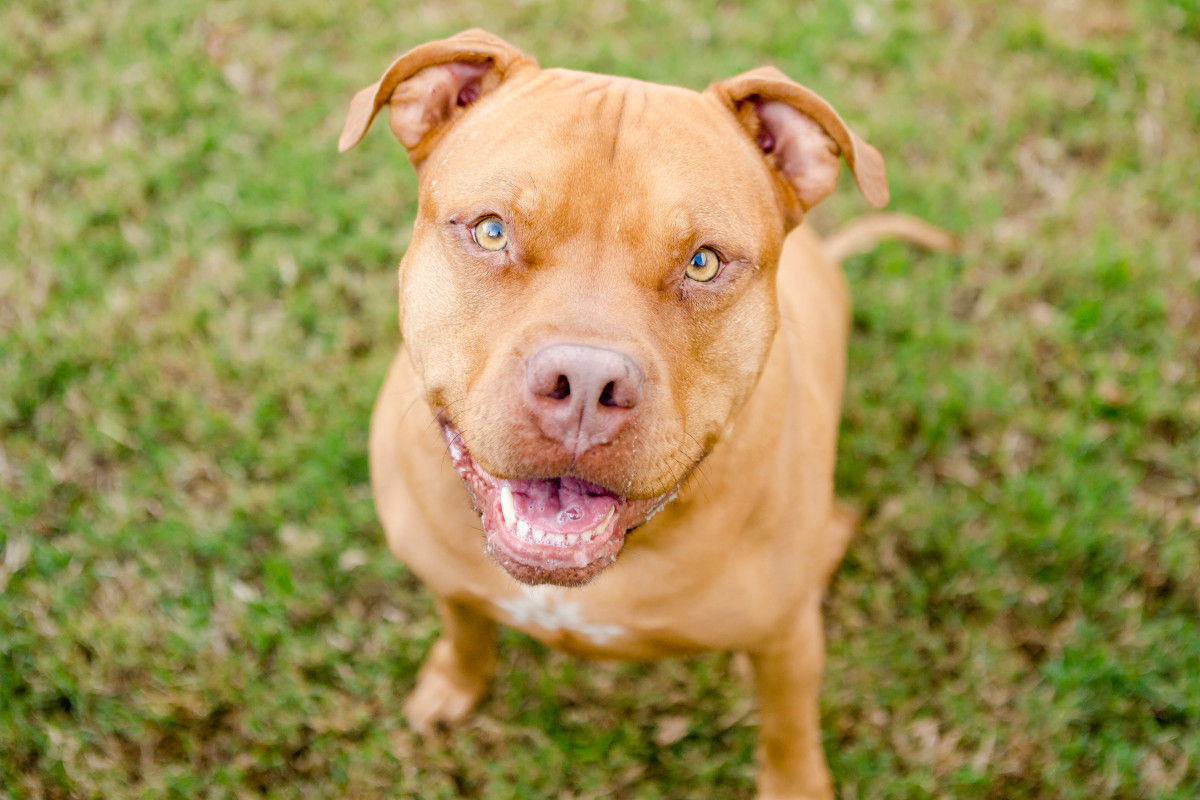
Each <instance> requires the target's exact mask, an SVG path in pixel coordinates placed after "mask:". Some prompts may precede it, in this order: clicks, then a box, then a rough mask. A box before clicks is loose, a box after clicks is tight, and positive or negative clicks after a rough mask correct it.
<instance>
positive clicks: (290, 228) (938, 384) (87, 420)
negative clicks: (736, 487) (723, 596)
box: [0, 0, 1200, 800]
mask: <svg viewBox="0 0 1200 800" xmlns="http://www.w3.org/2000/svg"><path fill="white" fill-rule="evenodd" d="M473 25H481V26H483V27H486V28H488V29H490V30H492V31H494V32H496V33H498V34H500V35H502V36H504V37H506V38H508V39H509V40H510V41H512V42H513V43H515V44H517V45H519V46H521V47H523V48H524V49H526V50H528V51H529V52H531V53H534V54H535V55H536V56H537V57H538V58H539V60H540V61H541V63H542V64H543V65H548V66H569V67H574V68H579V69H586V70H594V71H602V72H615V73H619V74H625V75H632V76H636V77H640V78H645V79H649V80H655V81H662V82H668V83H678V84H682V85H685V86H689V87H693V88H696V89H700V88H703V87H704V86H706V85H708V84H709V83H710V82H711V81H713V80H717V79H720V78H723V77H727V76H730V75H732V74H735V73H738V72H741V71H743V70H746V69H749V68H751V67H754V66H756V65H759V64H763V63H770V64H775V65H777V66H779V67H780V68H782V69H783V70H784V71H785V72H787V73H788V74H790V75H791V76H792V77H794V78H796V79H797V80H799V81H801V82H802V83H805V84H807V85H809V86H810V87H812V88H814V89H816V90H817V91H819V92H820V93H821V94H823V95H824V96H825V97H827V98H829V99H830V100H831V101H832V102H833V103H834V104H835V105H836V106H837V107H838V108H839V110H840V111H841V112H842V114H843V116H844V117H845V118H846V119H847V120H848V121H849V123H850V124H851V126H852V127H853V128H854V129H855V130H856V131H857V132H859V133H860V134H862V135H863V136H864V138H866V139H867V140H868V141H870V142H871V143H873V144H874V145H876V146H877V147H878V148H879V149H880V151H882V153H883V154H884V156H885V158H886V159H887V160H888V165H889V173H890V178H891V185H892V206H891V207H892V208H893V209H895V210H900V211H905V212H908V213H913V214H917V215H919V216H922V217H924V218H926V219H929V220H931V221H934V222H936V223H937V224H939V225H942V226H944V227H946V228H949V229H951V230H953V231H955V232H957V233H959V234H960V235H961V237H962V240H963V247H962V250H961V252H960V253H959V254H957V255H953V256H951V255H933V254H928V253H921V252H917V251H914V250H912V249H910V248H907V247H904V246H901V245H898V244H887V245H884V246H882V247H880V248H878V249H877V250H875V251H874V252H873V253H871V254H868V255H864V256H859V257H856V258H854V259H852V260H851V261H849V262H848V263H847V264H846V271H847V274H848V276H849V280H850V284H851V287H852V291H853V293H854V296H855V313H854V334H853V339H852V342H851V352H850V378H849V386H848V391H847V398H846V404H845V416H844V423H843V427H842V439H841V451H840V455H841V457H840V464H839V468H838V480H839V486H840V494H841V495H842V496H843V497H844V498H845V499H846V500H847V501H848V502H849V503H851V504H852V505H854V506H855V507H857V508H858V509H859V510H860V511H861V512H862V514H863V524H862V526H861V529H860V531H859V533H858V536H857V538H856V539H855V541H854V542H853V544H852V545H851V548H850V551H849V554H848V556H847V558H846V561H845V563H844V565H843V567H842V569H841V570H840V572H839V573H838V575H837V577H836V578H835V580H834V583H833V585H832V587H831V590H830V593H829V598H828V602H827V608H826V630H827V634H828V642H829V662H828V669H827V675H826V680H825V684H824V688H823V692H822V717H823V731H824V736H825V747H826V751H827V753H828V756H829V761H830V765H831V767H832V770H833V772H834V775H835V778H836V780H837V783H838V786H839V792H840V795H839V796H840V797H841V798H843V799H844V800H850V799H852V798H854V799H859V798H861V799H863V800H865V799H866V798H934V797H937V798H997V799H998V798H1005V800H1008V799H1010V798H1012V799H1016V800H1020V799H1022V798H1062V799H1063V800H1067V799H1078V800H1101V799H1102V798H1105V799H1107V798H1129V799H1130V800H1133V799H1134V798H1138V799H1139V800H1141V799H1144V798H1163V799H1166V798H1172V799H1176V798H1177V799H1178V800H1194V798H1196V797H1200V623H1198V620H1200V466H1198V465H1200V189H1198V188H1197V187H1198V185H1200V69H1198V68H1197V65H1198V64H1200V6H1198V5H1197V3H1196V0H1146V1H1145V2H1140V3H1126V2H1120V1H1119V0H1054V2H1036V1H1035V0H1021V1H1019V2H1013V3H1007V4H1000V3H984V2H967V0H962V1H961V2H950V1H949V0H930V2H926V3H917V2H912V0H861V2H857V3H852V4H842V3H786V2H781V1H780V0H753V1H752V2H746V3H715V2H695V3H691V2H684V0H660V1H659V2H649V1H648V0H608V1H607V2H599V3H594V4H591V5H585V4H583V3H579V2H568V1H567V0H560V1H559V2H553V1H549V2H543V1H542V0H524V1H523V2H515V3H482V2H477V0H427V2H423V3H415V2H413V3H409V2H401V3H390V4H389V3H379V2H366V0H350V2H341V3H330V2H324V1H318V0H286V1H285V0H265V1H264V2H255V3H251V2H233V1H227V2H199V1H198V0H177V1H176V0H173V1H172V2H164V3H133V2H129V0H95V1H94V2H88V1H86V0H78V2H73V1H72V0H62V1H61V2H59V1H58V0H29V1H28V2H21V1H20V0H18V2H15V3H6V4H3V5H2V6H0V174H2V175H3V177H4V180H3V183H4V190H3V191H2V192H0V799H2V800H18V798H72V799H74V798H127V797H128V798H133V797H137V798H167V797H179V798H225V797H231V798H232V797H239V798H240V797H263V796H265V797H271V798H293V797H305V798H325V797H348V798H376V797H378V798H384V797H387V798H396V797H412V798H417V797H419V798H423V799H424V798H449V797H460V796H461V797H474V798H514V797H519V798H541V797H555V798H576V799H577V800H582V799H583V798H609V797H611V798H628V799H630V800H632V799H633V798H658V797H667V798H714V797H731V798H749V797H751V795H752V793H753V765H752V761H753V746H754V725H755V712H754V708H753V700H752V697H751V695H750V693H749V690H748V688H747V687H746V686H745V685H744V683H743V681H742V679H741V678H740V677H739V675H738V672H737V669H736V668H735V667H736V662H735V661H734V660H733V659H732V658H731V657H730V656H729V655H727V654H713V655H709V656H702V657H697V658H692V659H686V660H675V661H665V662H661V663H654V664H593V663H587V662H582V661H577V660H574V659H571V658H567V657H565V656H561V655H559V654H556V653H553V652H551V651H548V650H546V649H545V648H543V647H541V646H540V645H538V644H536V643H534V642H532V641H531V640H529V639H527V638H525V637H523V636H520V635H518V634H515V633H511V632H510V633H507V634H505V636H504V637H503V639H502V655H501V666H500V674H499V678H498V681H497V683H496V685H495V689H494V691H493V693H492V694H491V695H490V697H489V698H488V699H487V700H486V701H485V703H484V705H483V706H482V708H481V710H480V713H479V714H478V715H477V716H476V717H475V718H474V720H473V721H472V722H471V723H470V724H469V725H468V726H466V727H465V728H463V729H461V730H458V731H455V732H453V733H451V734H448V735H446V736H444V737H441V738H430V739H423V738H421V737H418V736H416V735H415V734H413V733H411V732H410V731H409V730H408V729H407V728H406V727H405V725H404V722H403V718H402V715H401V713H400V702H401V699H402V698H403V696H404V694H405V693H406V692H407V691H408V689H409V688H410V687H411V685H412V682H413V677H414V674H415V672H416V669H417V667H418V666H419V664H420V661H421V659H422V657H423V656H424V654H425V653H426V651H427V650H428V648H429V645H430V643H431V642H432V640H433V638H434V637H435V635H436V633H437V630H438V623H437V621H436V619H435V617H434V616H433V614H432V603H431V601H430V598H429V595H428V594H427V593H426V592H425V591H424V589H423V588H422V587H421V585H420V583H419V582H418V581H417V580H416V579H415V578H414V577H413V576H412V575H411V574H410V573H408V572H407V571H406V570H405V569H404V568H403V567H402V566H400V565H399V564H398V563H396V561H395V560H394V559H393V558H392V557H391V556H390V555H389V554H388V553H387V551H386V549H385V547H384V544H383V536H382V533H381V530H380V528H379V525H378V523H377V521H376V519H375V515H374V511H373V508H372V503H371V498H370V492H369V488H368V476H367V462H366V452H365V450H366V432H367V423H368V417H369V413H370V407H371V403H372V401H373V398H374V393H375V391H376V390H377V388H378V386H379V383H380V381H381V380H382V377H383V374H384V370H385V368H386V365H387V363H388V360H389V359H390V357H391V355H392V353H393V351H394V348H395V347H396V345H397V343H398V331H397V326H396V319H395V317H396V308H395V305H396V303H395V289H394V287H395V271H394V266H395V264H396V262H397V261H398V260H399V258H400V256H401V255H402V254H403V252H404V249H405V245H406V243H407V241H408V228H409V226H410V224H411V221H412V218H413V215H414V212H415V180H414V177H413V174H412V171H411V168H410V167H409V166H408V164H407V162H406V160H405V157H404V154H403V150H402V148H400V147H399V146H398V145H397V144H396V143H395V141H394V140H393V139H392V138H391V137H390V135H388V133H387V130H386V127H387V126H386V125H378V126H376V130H373V131H371V133H370V134H369V135H368V136H367V138H366V140H365V141H364V142H363V144H362V145H361V146H360V147H359V148H358V149H356V150H354V151H352V152H351V153H349V154H347V155H343V156H338V155H337V154H336V150H335V142H336V139H337V134H338V132H339V131H340V128H341V124H342V118H343V114H344V113H345V110H346V107H347V104H348V102H349V98H350V96H351V95H352V94H353V92H354V91H356V90H357V89H359V88H361V87H362V86H365V85H367V84H369V83H371V82H373V81H374V80H375V79H376V78H377V77H378V75H379V73H380V72H381V70H382V69H383V67H384V66H386V64H387V63H389V61H390V60H391V59H392V58H393V57H394V56H396V55H397V54H399V53H401V52H403V51H404V50H406V49H408V48H409V47H412V46H414V45H416V44H418V43H420V42H423V41H426V40H429V39H433V38H440V37H443V36H446V35H449V34H451V33H453V32H455V31H457V30H460V29H462V28H465V27H469V26H473ZM865 210H866V209H865V204H864V203H863V202H862V200H861V198H859V197H858V196H857V195H856V193H855V192H854V190H853V185H852V183H851V182H850V181H849V180H845V179H844V180H843V182H842V189H841V190H840V191H839V192H838V194H837V195H835V197H834V198H833V199H832V200H830V201H829V202H828V203H827V204H826V205H824V206H822V207H821V208H820V209H819V211H818V213H816V214H815V215H814V219H813V221H814V224H815V225H816V226H817V227H818V228H820V229H822V230H826V231H828V230H831V229H832V228H834V227H836V225H837V224H838V223H839V222H841V221H845V220H848V219H850V218H852V217H853V216H855V215H857V214H860V213H862V212H863V211H865Z"/></svg>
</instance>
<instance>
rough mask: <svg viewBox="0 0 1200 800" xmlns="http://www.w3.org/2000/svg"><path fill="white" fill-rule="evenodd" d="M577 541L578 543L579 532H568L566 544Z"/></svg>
mask: <svg viewBox="0 0 1200 800" xmlns="http://www.w3.org/2000/svg"><path fill="white" fill-rule="evenodd" d="M578 543H579V534H577V533H572V534H568V536H567V544H578Z"/></svg>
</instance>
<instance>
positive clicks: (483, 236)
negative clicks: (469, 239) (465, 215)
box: [471, 217, 508, 250]
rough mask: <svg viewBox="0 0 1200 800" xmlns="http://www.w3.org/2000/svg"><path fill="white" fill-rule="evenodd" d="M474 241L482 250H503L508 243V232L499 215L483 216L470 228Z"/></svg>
mask: <svg viewBox="0 0 1200 800" xmlns="http://www.w3.org/2000/svg"><path fill="white" fill-rule="evenodd" d="M471 236H473V237H474V238H475V243H476V244H477V245H479V246H480V247H482V248H483V249H484V250H503V249H504V246H505V245H507V244H508V233H507V232H506V231H505V230H504V223H503V222H501V221H500V218H499V217H484V218H483V219H481V220H479V222H477V223H475V227H474V228H472V229H471Z"/></svg>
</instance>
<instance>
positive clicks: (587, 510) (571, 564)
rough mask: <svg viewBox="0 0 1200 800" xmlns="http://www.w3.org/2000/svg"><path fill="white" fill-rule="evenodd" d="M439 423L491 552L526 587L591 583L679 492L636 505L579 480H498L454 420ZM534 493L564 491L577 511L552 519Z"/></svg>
mask: <svg viewBox="0 0 1200 800" xmlns="http://www.w3.org/2000/svg"><path fill="white" fill-rule="evenodd" d="M438 422H439V426H440V428H441V433H442V438H443V439H444V440H445V442H446V449H447V451H448V453H449V455H450V458H451V460H452V462H453V465H454V469H455V471H457V472H458V474H459V477H460V478H462V481H463V484H464V485H465V486H466V487H467V490H468V493H469V494H470V496H471V500H472V502H473V503H474V506H475V509H476V511H478V512H479V514H480V520H481V521H482V523H483V531H484V537H485V542H486V548H487V552H488V554H489V555H490V556H491V557H492V558H493V559H494V560H495V561H496V562H497V563H498V564H499V565H500V566H502V567H503V568H504V569H505V571H507V572H508V573H509V575H511V576H512V577H513V578H515V579H517V580H519V581H522V582H523V583H530V584H540V583H554V584H558V585H563V586H577V585H581V584H584V583H587V582H588V581H590V580H592V579H593V578H594V577H596V575H598V574H599V573H600V572H601V571H602V570H603V569H605V568H606V567H608V566H609V565H611V564H612V563H613V562H615V561H616V560H617V555H618V553H620V551H621V549H622V548H623V547H624V544H625V537H626V534H627V533H628V532H629V531H630V530H631V529H632V528H635V527H637V526H639V525H641V524H643V523H644V522H646V521H647V520H648V519H650V517H652V516H654V514H656V513H658V511H659V510H661V509H662V507H663V506H665V505H666V504H667V503H668V502H670V501H671V500H672V499H673V498H674V497H675V495H676V494H677V492H678V488H679V487H678V485H676V486H675V487H674V488H672V489H671V490H669V491H667V492H665V493H663V494H662V495H659V496H657V497H652V498H649V499H644V500H632V499H629V498H626V497H623V496H622V495H620V494H619V493H617V492H615V491H612V490H611V489H608V488H606V487H604V486H600V485H598V484H593V483H589V482H587V481H583V480H581V479H579V478H576V477H573V476H562V477H558V478H546V479H529V480H513V479H503V478H497V477H495V476H493V475H491V474H490V473H488V472H487V471H486V470H485V469H483V467H481V466H480V465H479V463H478V462H477V461H476V460H475V459H474V457H473V456H472V455H471V453H470V451H469V450H468V449H467V446H466V443H465V442H464V441H463V437H462V435H461V433H460V432H459V430H458V428H457V427H456V426H455V425H454V424H453V423H452V422H450V421H449V420H447V419H445V418H439V420H438ZM530 493H539V494H546V495H549V494H553V493H557V500H558V501H559V503H560V504H561V503H562V502H564V501H565V502H567V503H570V504H572V505H573V506H577V507H571V508H563V509H562V511H561V512H560V513H559V514H557V515H552V516H547V515H546V514H545V513H544V510H533V509H531V503H530V501H529V497H528V495H529V494H530ZM506 495H507V496H506ZM563 512H566V513H563ZM576 512H577V513H576Z"/></svg>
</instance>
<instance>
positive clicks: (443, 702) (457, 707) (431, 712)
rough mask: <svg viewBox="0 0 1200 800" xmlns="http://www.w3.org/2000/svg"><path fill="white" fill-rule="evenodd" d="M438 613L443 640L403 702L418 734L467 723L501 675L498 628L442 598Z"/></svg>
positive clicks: (435, 647) (436, 647)
mask: <svg viewBox="0 0 1200 800" xmlns="http://www.w3.org/2000/svg"><path fill="white" fill-rule="evenodd" d="M437 609H438V615H439V616H440V617H441V618H442V635H441V636H440V637H438V640H437V641H436V642H434V643H433V648H432V649H431V650H430V651H429V655H428V656H427V657H426V658H425V663H424V664H422V665H421V671H420V673H419V674H418V675H417V687H416V688H415V689H414V690H413V692H412V694H410V695H409V696H408V700H406V701H405V703H404V714H405V716H406V717H408V723H409V725H411V726H412V727H413V729H414V730H416V731H418V732H419V733H429V732H431V731H432V730H434V729H436V728H439V727H445V726H449V725H453V724H455V723H457V722H461V721H462V720H464V719H466V717H467V716H468V715H469V714H470V713H471V711H473V710H474V708H475V705H476V704H477V703H478V702H479V701H480V699H481V698H482V697H483V695H484V694H485V693H486V692H487V690H488V685H489V684H490V683H491V680H492V674H493V673H494V672H495V671H496V623H495V622H493V621H492V620H491V619H489V618H487V617H485V616H483V615H482V614H480V613H478V612H476V611H473V610H472V609H470V608H468V607H466V606H464V605H463V604H461V603H456V602H454V601H452V600H443V599H439V600H438V603H437Z"/></svg>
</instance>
